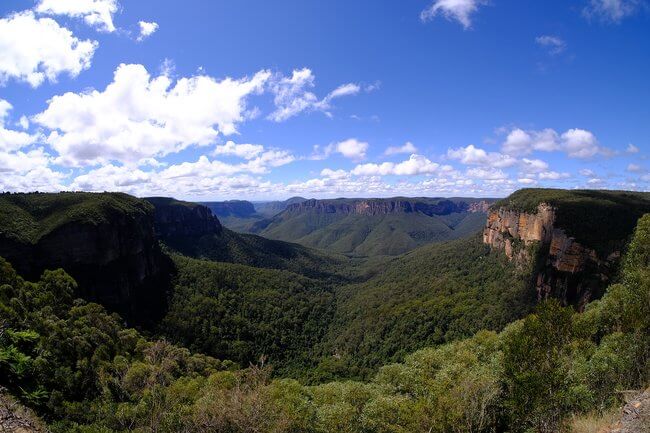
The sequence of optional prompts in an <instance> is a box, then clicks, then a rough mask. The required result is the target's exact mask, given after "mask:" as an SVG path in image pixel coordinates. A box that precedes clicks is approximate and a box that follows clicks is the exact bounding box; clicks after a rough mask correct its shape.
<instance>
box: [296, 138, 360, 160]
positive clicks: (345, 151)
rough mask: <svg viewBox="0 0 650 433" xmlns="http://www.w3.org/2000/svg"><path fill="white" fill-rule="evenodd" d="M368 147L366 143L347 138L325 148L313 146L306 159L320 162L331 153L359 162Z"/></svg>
mask: <svg viewBox="0 0 650 433" xmlns="http://www.w3.org/2000/svg"><path fill="white" fill-rule="evenodd" d="M368 147H370V145H369V144H368V143H367V142H365V141H360V140H357V139H356V138H348V139H347V140H343V141H339V142H338V143H330V144H328V145H327V146H325V147H321V146H319V145H318V144H317V145H315V146H314V150H313V152H312V154H311V156H309V158H308V159H311V160H314V161H320V160H323V159H327V158H329V157H330V155H332V154H333V153H338V154H341V155H343V156H344V157H346V158H349V159H352V160H355V161H359V160H362V159H365V157H366V152H367V151H368Z"/></svg>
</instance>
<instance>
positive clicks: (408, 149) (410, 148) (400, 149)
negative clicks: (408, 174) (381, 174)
mask: <svg viewBox="0 0 650 433" xmlns="http://www.w3.org/2000/svg"><path fill="white" fill-rule="evenodd" d="M417 151H418V148H417V147H415V145H414V144H413V143H411V142H410V141H407V142H406V143H404V145H402V146H391V147H389V148H388V149H386V151H385V152H384V154H385V155H388V156H390V155H397V154H400V153H417Z"/></svg>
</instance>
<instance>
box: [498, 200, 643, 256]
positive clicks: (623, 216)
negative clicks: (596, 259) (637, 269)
mask: <svg viewBox="0 0 650 433" xmlns="http://www.w3.org/2000/svg"><path fill="white" fill-rule="evenodd" d="M540 203H547V204H550V205H551V206H553V207H555V208H556V209H557V211H556V225H557V226H559V227H562V228H563V229H564V231H565V232H566V233H567V235H569V236H572V237H575V238H576V240H577V241H578V242H580V243H582V244H583V245H585V246H587V247H590V248H594V249H595V250H597V251H607V250H608V249H612V246H613V245H616V244H620V243H621V241H623V242H625V241H626V238H627V237H628V235H629V233H631V232H632V230H633V229H634V226H635V225H636V222H637V220H638V219H639V218H640V217H641V216H642V215H643V214H645V213H648V212H650V193H647V192H631V191H596V190H561V189H522V190H519V191H517V192H515V193H513V194H511V195H510V196H509V197H507V198H505V199H503V200H500V201H498V202H497V203H495V207H499V206H503V207H505V208H508V209H512V210H517V211H523V212H529V213H531V212H533V213H534V212H535V211H536V210H537V206H539V204H540Z"/></svg>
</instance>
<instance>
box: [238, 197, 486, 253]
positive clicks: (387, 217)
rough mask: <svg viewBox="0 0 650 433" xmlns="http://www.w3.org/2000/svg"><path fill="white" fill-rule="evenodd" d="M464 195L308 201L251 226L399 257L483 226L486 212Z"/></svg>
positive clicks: (288, 237) (334, 247) (314, 243)
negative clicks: (472, 206)
mask: <svg viewBox="0 0 650 433" xmlns="http://www.w3.org/2000/svg"><path fill="white" fill-rule="evenodd" d="M469 205H470V202H469V201H466V200H461V199H454V200H449V199H428V198H416V199H409V198H403V197H397V198H392V199H335V200H307V201H303V202H300V203H297V204H294V205H291V206H289V207H287V209H286V210H284V211H283V212H281V213H279V214H277V215H275V216H274V217H272V218H269V219H266V220H262V221H259V222H257V223H255V224H254V225H253V226H252V227H251V231H252V232H254V233H258V234H260V235H262V236H265V237H268V238H271V239H280V240H285V241H290V242H297V243H300V244H302V245H305V246H308V247H313V248H319V249H325V250H328V251H332V252H336V253H343V254H348V255H352V256H361V257H368V256H379V255H390V256H395V255H399V254H402V253H404V252H407V251H410V250H412V249H414V248H417V247H418V246H421V245H425V244H427V243H432V242H440V241H445V240H451V239H457V238H461V237H465V236H468V235H470V234H473V233H475V232H477V231H478V230H480V228H481V227H483V225H484V224H485V214H484V213H481V212H479V213H472V212H468V210H469Z"/></svg>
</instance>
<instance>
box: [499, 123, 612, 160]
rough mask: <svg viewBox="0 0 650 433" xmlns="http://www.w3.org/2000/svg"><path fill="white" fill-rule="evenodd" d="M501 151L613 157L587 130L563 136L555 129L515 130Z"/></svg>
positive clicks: (582, 157)
mask: <svg viewBox="0 0 650 433" xmlns="http://www.w3.org/2000/svg"><path fill="white" fill-rule="evenodd" d="M501 151H502V152H504V153H505V154H507V155H513V156H517V155H528V154H530V153H532V152H534V151H542V152H552V151H562V152H565V153H566V154H567V156H569V157H570V158H578V159H589V158H593V157H594V156H597V155H606V156H607V155H611V154H612V153H613V152H612V151H611V150H610V149H607V148H605V147H602V146H600V144H599V143H598V140H597V138H596V136H595V135H594V134H593V133H592V132H591V131H587V130H585V129H580V128H573V129H569V130H567V131H566V132H564V133H562V134H558V133H557V132H556V131H555V130H553V129H550V128H549V129H543V130H541V131H524V130H522V129H519V128H515V129H513V130H512V131H510V133H509V134H508V136H507V137H506V140H505V142H504V143H503V145H502V146H501Z"/></svg>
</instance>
